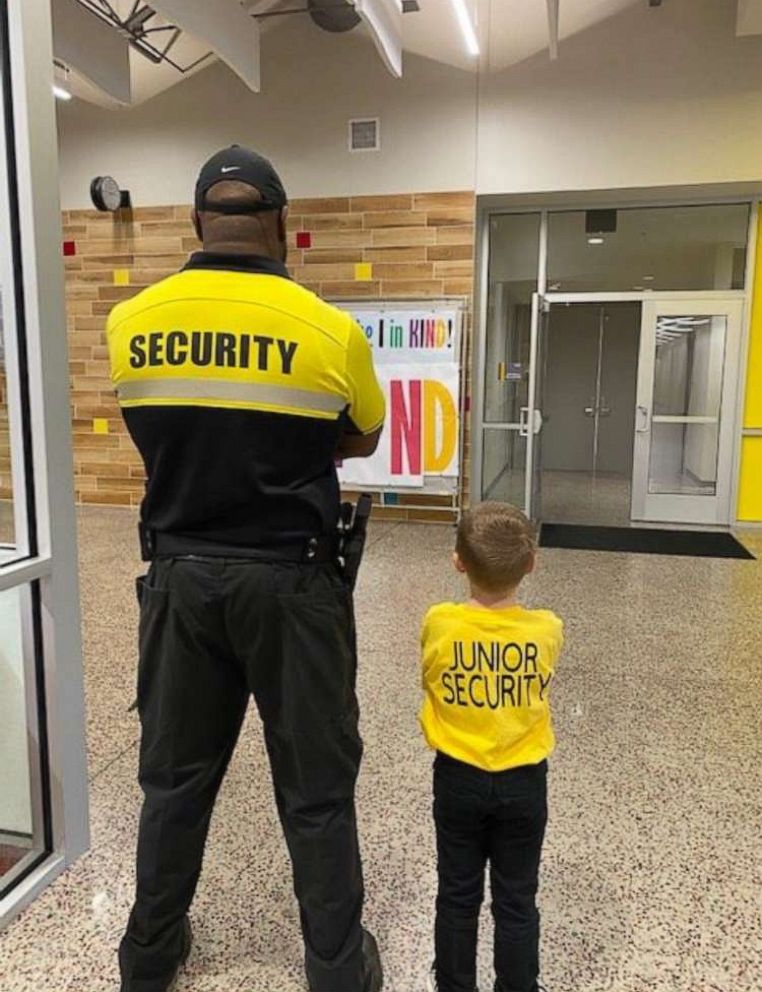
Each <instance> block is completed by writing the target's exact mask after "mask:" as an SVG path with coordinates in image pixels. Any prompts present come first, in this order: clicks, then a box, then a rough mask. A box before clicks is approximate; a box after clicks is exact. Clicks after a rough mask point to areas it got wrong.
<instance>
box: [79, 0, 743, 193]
mask: <svg viewBox="0 0 762 992" xmlns="http://www.w3.org/2000/svg"><path fill="white" fill-rule="evenodd" d="M735 9H736V3H735V0H669V2H667V3H665V4H664V5H663V6H662V7H661V8H659V9H657V10H652V9H649V8H648V6H647V4H646V3H645V0H643V2H642V3H637V4H634V5H633V6H632V7H630V8H628V10H626V11H624V12H623V13H622V14H620V15H617V16H616V17H613V18H610V19H609V20H607V21H604V22H602V23H600V24H599V25H597V26H595V27H593V28H591V29H589V30H588V31H585V32H583V33H581V34H579V35H576V36H574V37H573V38H570V39H569V40H567V41H565V42H563V43H562V46H561V52H560V58H559V59H558V61H557V62H550V60H549V59H548V56H547V53H543V54H540V55H538V56H535V57H533V58H532V59H529V60H527V61H526V62H524V63H522V64H520V65H517V66H514V67H512V68H511V69H508V70H506V71H504V72H502V73H499V74H497V75H493V76H483V77H482V78H481V79H479V80H477V78H476V76H474V75H470V74H468V73H466V72H463V71H461V70H458V69H453V68H450V67H448V66H444V65H440V64H438V63H435V62H431V61H428V60H426V59H422V58H419V57H417V56H412V55H406V56H405V75H404V78H403V79H402V80H401V81H400V80H395V79H393V78H392V77H391V76H390V75H389V74H388V73H387V72H386V70H385V69H384V67H383V66H382V64H381V61H380V59H379V58H378V56H377V54H376V51H375V49H374V48H373V47H372V45H371V44H370V42H368V41H365V40H363V39H362V38H361V37H359V36H334V35H329V34H326V33H322V32H320V31H318V30H316V29H315V28H314V27H312V26H311V25H310V24H309V23H308V22H307V21H306V19H305V20H302V19H300V18H289V19H288V23H286V21H285V20H284V24H283V26H282V27H280V28H278V29H277V30H276V31H273V32H272V33H269V34H268V35H266V36H265V38H264V40H263V74H262V83H263V91H262V93H261V94H259V95H257V94H252V93H250V92H249V91H248V90H247V89H246V88H245V87H244V86H243V84H241V83H240V82H239V81H238V80H237V79H236V77H235V76H234V75H233V74H232V73H231V72H230V71H229V70H227V69H226V68H224V67H222V66H220V65H217V66H213V67H212V68H210V69H209V70H207V71H205V72H202V73H200V74H198V75H197V76H194V77H192V78H190V79H189V80H187V81H185V82H183V83H181V84H179V85H178V86H176V87H175V88H173V89H171V90H169V91H167V92H166V93H164V94H162V95H160V96H159V97H156V98H155V99H153V100H151V101H150V102H149V103H147V104H145V105H143V106H140V107H137V108H135V109H134V110H129V111H106V110H102V109H100V108H96V107H93V106H90V105H88V104H84V103H81V102H79V101H74V102H72V104H69V105H64V106H61V107H60V108H59V113H60V134H61V188H62V200H63V205H64V207H81V206H86V205H88V185H89V181H90V179H91V178H92V177H93V176H94V175H97V174H102V173H113V174H114V175H115V176H116V178H117V179H119V181H120V182H122V183H123V184H124V185H125V186H127V187H129V188H130V189H131V190H132V193H133V199H134V201H135V202H136V203H137V204H143V205H152V204H166V203H186V202H188V201H189V199H190V192H189V191H190V188H191V185H192V182H193V179H194V177H195V174H196V171H197V169H198V166H199V164H200V162H201V161H202V160H203V159H204V158H205V157H206V156H207V155H208V154H209V153H210V152H212V151H214V150H216V149H217V147H219V146H221V145H223V144H225V143H228V142H232V141H240V142H242V143H249V144H251V145H253V146H254V147H257V148H260V149H261V150H262V151H263V152H265V153H266V154H269V155H271V156H272V157H273V159H274V160H275V161H276V162H277V164H278V166H279V168H280V169H281V170H282V172H283V174H284V178H285V180H286V182H287V184H288V186H289V187H290V192H291V195H292V196H331V195H340V194H347V193H350V194H358V193H376V192H378V193H386V192H398V191H401V190H424V189H426V190H445V189H471V188H474V186H475V185H476V188H477V190H478V192H479V193H485V194H486V193H512V192H534V191H537V192H539V191H549V190H572V189H611V188H617V187H637V186H668V185H682V184H691V183H714V182H732V181H738V182H742V181H749V180H758V179H760V178H762V127H760V121H762V37H748V38H736V37H735V31H734V18H735ZM477 83H478V92H479V98H478V113H477ZM362 115H369V116H377V115H378V116H380V117H381V120H382V151H381V152H380V153H378V154H355V155H352V154H350V153H349V152H348V151H347V149H346V122H347V119H348V118H349V117H351V116H362ZM477 135H478V140H477Z"/></svg>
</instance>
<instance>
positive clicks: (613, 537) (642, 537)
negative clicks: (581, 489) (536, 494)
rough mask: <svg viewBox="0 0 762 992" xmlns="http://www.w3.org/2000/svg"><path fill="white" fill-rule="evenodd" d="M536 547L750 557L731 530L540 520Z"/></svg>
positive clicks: (710, 556)
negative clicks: (679, 528) (555, 522)
mask: <svg viewBox="0 0 762 992" xmlns="http://www.w3.org/2000/svg"><path fill="white" fill-rule="evenodd" d="M540 547H543V548H573V549H575V550H577V551H627V552H630V553H632V554H644V555H687V556H690V557H695V558H747V559H749V558H750V559H752V560H754V555H753V554H752V553H751V552H750V551H748V550H747V549H746V548H745V547H744V546H743V545H742V544H741V543H740V542H739V541H737V540H736V539H735V538H734V537H733V535H732V534H726V533H719V532H717V531H703V530H661V529H657V528H652V527H587V526H584V525H581V524H551V523H548V524H545V523H544V524H543V525H542V528H541V530H540Z"/></svg>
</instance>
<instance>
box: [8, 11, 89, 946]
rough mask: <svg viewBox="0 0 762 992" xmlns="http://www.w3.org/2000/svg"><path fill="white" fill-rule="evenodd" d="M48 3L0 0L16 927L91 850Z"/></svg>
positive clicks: (11, 853) (11, 854)
mask: <svg viewBox="0 0 762 992" xmlns="http://www.w3.org/2000/svg"><path fill="white" fill-rule="evenodd" d="M51 37H52V33H51V23H50V5H49V3H48V0H24V2H23V3H8V2H7V0H0V929H2V927H3V926H4V925H5V924H6V923H7V922H8V921H9V920H11V919H12V918H13V917H14V916H15V915H16V914H17V913H18V912H19V911H20V910H21V908H23V906H25V905H27V904H28V903H29V902H30V901H31V900H32V899H33V898H34V897H35V895H36V894H37V893H39V892H40V891H42V889H43V888H44V887H45V886H46V885H48V884H49V883H50V881H51V880H52V879H53V878H54V877H55V876H56V875H57V874H59V873H60V872H61V871H63V869H64V868H65V867H66V865H67V864H69V863H71V861H72V860H73V859H74V858H75V857H77V856H78V855H79V854H80V853H82V851H84V850H85V849H86V847H87V843H88V823H87V778H86V763H85V742H84V726H85V722H84V691H83V685H82V658H81V644H80V632H79V631H80V617H79V603H78V594H77V568H76V566H77V562H76V543H75V530H76V523H75V517H74V490H73V484H72V481H73V480H72V475H73V472H72V457H71V417H70V406H69V392H68V384H69V376H68V362H67V353H66V317H65V312H64V299H63V279H62V260H61V248H60V245H61V230H60V207H59V203H58V169H57V159H56V129H55V114H54V107H53V94H52V81H53V80H52V76H53V55H52V48H51Z"/></svg>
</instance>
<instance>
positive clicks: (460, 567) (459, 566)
mask: <svg viewBox="0 0 762 992" xmlns="http://www.w3.org/2000/svg"><path fill="white" fill-rule="evenodd" d="M452 563H453V566H454V568H455V571H456V572H460V573H461V574H463V575H465V573H466V566H465V565H464V564H463V562H462V561H461V560H460V555H459V554H458V552H457V551H453V553H452Z"/></svg>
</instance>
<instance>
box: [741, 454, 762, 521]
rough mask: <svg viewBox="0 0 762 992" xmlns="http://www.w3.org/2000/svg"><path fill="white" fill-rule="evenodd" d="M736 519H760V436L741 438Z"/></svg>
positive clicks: (761, 511) (761, 497)
mask: <svg viewBox="0 0 762 992" xmlns="http://www.w3.org/2000/svg"><path fill="white" fill-rule="evenodd" d="M738 519H739V520H762V437H745V438H744V439H743V444H742V447H741V479H740V484H739V487H738Z"/></svg>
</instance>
